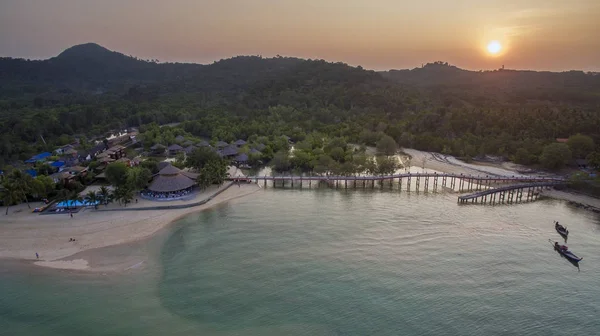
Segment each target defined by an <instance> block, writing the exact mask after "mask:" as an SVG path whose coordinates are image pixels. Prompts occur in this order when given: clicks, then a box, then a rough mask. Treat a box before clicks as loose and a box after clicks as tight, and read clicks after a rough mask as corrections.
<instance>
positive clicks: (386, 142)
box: [377, 135, 398, 156]
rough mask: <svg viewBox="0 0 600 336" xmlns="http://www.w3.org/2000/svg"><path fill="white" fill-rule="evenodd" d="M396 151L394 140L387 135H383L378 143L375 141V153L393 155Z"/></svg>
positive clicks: (396, 146) (396, 145)
mask: <svg viewBox="0 0 600 336" xmlns="http://www.w3.org/2000/svg"><path fill="white" fill-rule="evenodd" d="M397 151H398V144H397V143H396V140H394V138H392V137H391V136H389V135H383V136H382V137H381V139H379V141H377V152H379V153H381V154H384V155H388V156H389V155H394V154H396V152H397Z"/></svg>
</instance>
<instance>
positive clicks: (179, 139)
mask: <svg viewBox="0 0 600 336" xmlns="http://www.w3.org/2000/svg"><path fill="white" fill-rule="evenodd" d="M175 141H177V142H184V141H185V138H184V137H183V135H178V136H176V137H175Z"/></svg>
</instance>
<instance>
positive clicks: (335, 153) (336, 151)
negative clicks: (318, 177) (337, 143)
mask: <svg viewBox="0 0 600 336" xmlns="http://www.w3.org/2000/svg"><path fill="white" fill-rule="evenodd" d="M345 154H346V153H345V152H344V149H343V148H341V147H333V148H332V149H331V150H330V151H329V155H330V156H331V158H332V159H334V160H335V161H337V162H342V161H344V156H345Z"/></svg>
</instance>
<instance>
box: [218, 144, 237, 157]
mask: <svg viewBox="0 0 600 336" xmlns="http://www.w3.org/2000/svg"><path fill="white" fill-rule="evenodd" d="M218 153H219V155H221V156H222V157H226V158H230V157H233V156H236V155H238V153H239V149H238V148H237V147H236V146H234V145H231V146H227V147H225V148H223V149H221V150H219V151H218Z"/></svg>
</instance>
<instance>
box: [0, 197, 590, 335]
mask: <svg viewBox="0 0 600 336" xmlns="http://www.w3.org/2000/svg"><path fill="white" fill-rule="evenodd" d="M555 219H556V220H559V221H560V222H562V223H563V224H565V225H566V226H567V227H568V228H569V231H570V232H571V234H570V237H569V241H568V245H569V247H570V248H571V249H572V250H573V251H574V252H575V253H576V254H578V255H580V256H583V257H584V260H583V261H582V262H581V264H580V269H578V268H576V267H574V266H573V265H572V264H570V263H569V262H568V261H567V260H565V259H563V258H561V257H560V256H559V255H558V254H557V253H556V252H555V251H553V249H552V247H551V246H550V243H549V242H548V239H549V238H552V239H555V240H559V239H560V237H559V236H558V235H557V234H556V232H555V231H554V228H553V226H552V221H553V220H555ZM160 244H161V247H160V249H159V250H158V251H156V253H155V256H153V257H152V258H154V262H151V263H148V266H147V267H146V268H145V269H143V270H131V271H128V272H126V273H125V274H121V275H109V276H98V275H84V276H81V275H74V274H72V273H69V272H48V271H46V270H43V271H38V270H25V271H22V272H15V269H14V267H8V266H10V265H7V267H2V270H0V330H1V331H0V334H4V333H5V334H7V335H17V334H18V335H82V334H85V335H199V334H202V335H544V336H548V335H595V334H598V332H600V321H599V320H598V319H597V316H599V315H600V271H599V267H598V265H600V256H598V254H599V252H598V251H600V218H599V217H598V215H596V214H593V213H591V212H587V211H585V210H581V209H577V208H573V207H571V206H569V205H567V204H565V203H564V202H559V201H552V200H544V201H537V202H534V203H529V204H519V205H512V206H495V207H491V206H477V205H475V206H473V205H466V206H465V205H462V206H461V205H457V203H456V196H455V195H445V194H423V193H421V194H416V193H410V194H409V193H406V192H403V193H398V192H397V191H395V192H389V191H348V192H345V191H335V190H312V191H307V190H304V191H298V190H296V191H295V190H268V191H264V192H261V193H260V194H255V195H253V196H251V198H246V199H243V200H241V201H238V202H235V203H234V204H230V205H225V206H220V207H217V208H215V209H213V210H209V211H205V212H202V213H199V214H194V215H191V216H189V217H187V218H185V219H183V220H181V221H180V222H179V223H177V224H176V225H174V226H172V227H171V228H170V229H169V230H168V232H167V233H165V235H164V236H163V237H161V238H160Z"/></svg>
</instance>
